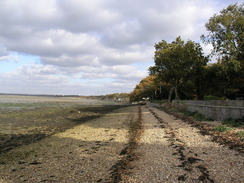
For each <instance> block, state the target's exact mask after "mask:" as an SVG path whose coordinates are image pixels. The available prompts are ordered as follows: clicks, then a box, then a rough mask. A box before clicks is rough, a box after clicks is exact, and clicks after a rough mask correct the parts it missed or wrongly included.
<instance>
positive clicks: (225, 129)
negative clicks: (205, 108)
mask: <svg viewBox="0 0 244 183" xmlns="http://www.w3.org/2000/svg"><path fill="white" fill-rule="evenodd" d="M231 130H232V129H231V128H229V127H226V126H218V127H216V128H215V131H218V132H230V131H231Z"/></svg>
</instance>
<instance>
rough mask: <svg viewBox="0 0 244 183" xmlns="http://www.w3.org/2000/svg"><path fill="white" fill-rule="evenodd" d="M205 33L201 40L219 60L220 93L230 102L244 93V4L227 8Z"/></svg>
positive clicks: (210, 21)
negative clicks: (238, 94) (211, 48)
mask: <svg viewBox="0 0 244 183" xmlns="http://www.w3.org/2000/svg"><path fill="white" fill-rule="evenodd" d="M206 29H207V31H208V32H209V34H208V35H207V36H205V35H202V40H203V41H204V42H205V43H207V44H209V43H210V44H212V46H213V52H212V54H215V55H218V56H219V62H218V64H219V65H218V66H221V68H219V69H218V70H219V71H218V72H220V74H221V76H220V75H219V76H220V77H218V79H219V81H220V83H221V84H220V87H222V88H223V89H222V92H221V93H222V95H224V96H226V97H228V98H230V99H233V98H234V95H235V94H236V93H244V84H243V83H244V52H243V50H244V4H240V5H238V4H234V5H229V6H228V7H227V8H226V9H223V10H222V11H221V12H220V14H218V15H217V14H215V15H214V16H213V17H211V18H210V19H209V21H208V23H206ZM215 66H216V65H215ZM215 69H216V67H215ZM215 84H216V83H215Z"/></svg>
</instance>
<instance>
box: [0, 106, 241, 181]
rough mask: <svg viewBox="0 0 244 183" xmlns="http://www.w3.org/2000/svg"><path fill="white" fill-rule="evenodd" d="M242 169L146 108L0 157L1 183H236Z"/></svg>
mask: <svg viewBox="0 0 244 183" xmlns="http://www.w3.org/2000/svg"><path fill="white" fill-rule="evenodd" d="M79 115H80V113H79ZM243 170H244V158H243V154H241V153H240V152H238V151H235V150H231V149H229V148H228V147H226V146H222V145H220V144H218V143H215V142H213V141H212V137H211V136H208V135H204V136H203V135H201V134H200V133H199V130H198V129H196V128H194V127H192V126H190V125H189V124H187V123H185V122H184V121H182V120H180V119H178V118H175V117H174V116H172V115H169V114H167V113H165V112H163V111H160V110H158V109H156V108H152V107H151V106H150V104H147V105H144V106H128V107H123V108H119V109H115V110H111V112H106V113H103V114H102V115H100V116H97V117H96V118H91V119H87V121H86V122H85V123H81V124H77V125H75V126H73V127H72V128H69V129H66V130H64V131H63V132H57V133H55V134H52V135H50V136H48V137H46V138H43V139H42V140H39V141H36V142H33V143H30V144H28V145H22V146H20V147H17V148H14V149H12V150H10V151H8V152H5V153H2V154H1V155H0V182H1V183H16V182H29V183H30V182H31V183H33V182H61V183H62V182H63V183H66V182H67V183H68V182H125V183H127V182H128V183H130V182H131V183H133V182H150V183H151V182H166V183H167V182H169V183H171V182H189V183H190V182H199V183H200V182H203V183H208V182H217V183H222V182H236V183H239V182H243V181H244V172H243Z"/></svg>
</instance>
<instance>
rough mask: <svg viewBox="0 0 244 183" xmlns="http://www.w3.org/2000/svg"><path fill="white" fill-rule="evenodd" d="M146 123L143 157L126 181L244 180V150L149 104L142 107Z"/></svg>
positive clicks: (140, 149) (132, 165)
mask: <svg viewBox="0 0 244 183" xmlns="http://www.w3.org/2000/svg"><path fill="white" fill-rule="evenodd" d="M142 124H143V127H144V134H143V135H142V137H141V140H140V142H139V143H138V145H137V146H138V148H136V149H135V151H134V152H135V153H136V154H138V155H139V158H138V160H135V161H132V162H130V163H129V165H128V167H130V170H129V171H127V172H125V174H124V175H123V178H124V179H123V182H169V183H170V182H206V183H207V182H218V183H223V182H236V183H240V182H244V172H243V171H244V164H243V162H244V159H243V154H240V153H238V152H236V151H233V150H230V149H228V148H227V147H223V146H221V145H219V144H217V143H214V142H212V141H211V137H210V136H202V135H201V134H200V133H199V130H197V129H196V128H193V127H191V126H190V125H188V124H186V123H185V122H183V121H182V120H179V119H176V118H175V117H173V116H171V115H168V114H167V113H165V112H163V111H159V110H158V109H155V108H152V107H150V106H149V105H147V106H143V107H142Z"/></svg>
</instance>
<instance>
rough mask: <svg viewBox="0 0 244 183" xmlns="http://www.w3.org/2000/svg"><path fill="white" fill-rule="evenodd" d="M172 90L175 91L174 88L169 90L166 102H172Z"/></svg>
mask: <svg viewBox="0 0 244 183" xmlns="http://www.w3.org/2000/svg"><path fill="white" fill-rule="evenodd" d="M174 89H175V87H172V88H170V91H169V97H168V102H171V101H172V94H173V91H174Z"/></svg>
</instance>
